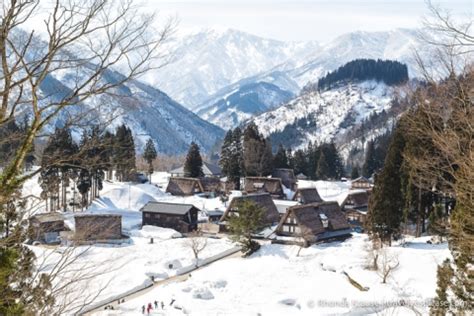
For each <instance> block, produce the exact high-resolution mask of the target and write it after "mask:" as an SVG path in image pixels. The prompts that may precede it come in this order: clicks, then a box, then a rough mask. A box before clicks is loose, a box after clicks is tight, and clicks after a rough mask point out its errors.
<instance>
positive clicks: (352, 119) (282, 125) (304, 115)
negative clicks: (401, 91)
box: [253, 81, 396, 148]
mask: <svg viewBox="0 0 474 316" xmlns="http://www.w3.org/2000/svg"><path fill="white" fill-rule="evenodd" d="M395 93H396V88H393V87H389V86H387V85H385V84H383V83H378V82H375V81H365V82H360V83H353V84H348V85H346V84H344V85H341V86H339V87H338V88H334V89H331V90H328V91H324V92H321V93H320V92H318V91H310V92H306V93H303V94H302V95H300V96H299V97H297V98H295V99H293V100H292V101H290V102H288V103H287V104H285V105H283V106H281V107H279V108H277V109H275V110H273V111H269V112H266V113H263V114H262V115H259V116H257V117H255V118H254V119H253V121H254V122H255V123H256V124H257V126H258V127H259V129H260V131H261V132H262V133H263V134H264V135H265V136H270V135H271V134H272V138H273V139H274V140H276V141H278V142H282V143H284V142H285V141H291V144H292V148H295V147H297V146H304V145H306V144H307V143H308V142H309V141H312V142H313V143H314V142H316V143H323V142H330V141H332V140H335V138H336V137H338V136H339V135H342V134H343V133H344V132H346V131H347V130H348V129H350V128H351V127H353V126H355V125H357V124H358V123H360V122H361V121H362V120H364V119H366V118H368V117H369V116H370V115H371V114H372V113H380V112H381V111H383V110H388V109H389V108H390V106H391V100H392V97H393V96H394V94H395ZM366 136H367V138H369V136H370V135H366Z"/></svg>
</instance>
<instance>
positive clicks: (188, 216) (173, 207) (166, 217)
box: [140, 201, 200, 233]
mask: <svg viewBox="0 0 474 316" xmlns="http://www.w3.org/2000/svg"><path fill="white" fill-rule="evenodd" d="M199 211H200V210H199V209H198V208H197V207H195V206H194V205H192V204H180V203H165V202H153V201H151V202H148V203H147V204H145V206H143V207H142V208H141V209H140V212H142V224H143V225H153V226H159V227H165V228H172V229H174V230H176V231H178V232H180V233H188V232H191V231H194V230H196V229H197V224H198V213H199Z"/></svg>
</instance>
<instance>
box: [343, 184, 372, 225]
mask: <svg viewBox="0 0 474 316" xmlns="http://www.w3.org/2000/svg"><path fill="white" fill-rule="evenodd" d="M368 205H369V193H368V192H367V191H365V190H358V191H355V192H349V194H348V195H347V197H346V198H345V199H344V201H343V202H342V203H341V208H342V210H343V211H344V213H345V215H346V218H347V220H348V221H349V223H350V224H351V226H352V227H354V228H358V229H359V230H362V229H363V227H364V224H365V221H366V220H367V210H368Z"/></svg>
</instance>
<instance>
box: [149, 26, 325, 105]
mask: <svg viewBox="0 0 474 316" xmlns="http://www.w3.org/2000/svg"><path fill="white" fill-rule="evenodd" d="M318 47H319V44H318V43H317V42H313V41H310V42H282V41H277V40H272V39H265V38H262V37H259V36H255V35H252V34H249V33H245V32H241V31H237V30H233V29H229V30H225V31H222V30H213V29H207V30H204V31H200V32H197V33H192V34H187V35H185V36H183V37H179V38H176V39H174V40H171V41H170V42H169V43H168V44H167V47H166V48H165V49H166V50H169V51H172V52H173V53H172V55H173V57H172V59H171V62H170V63H169V64H167V65H166V66H165V67H163V68H160V69H158V70H157V71H156V72H152V73H150V74H149V75H148V76H146V77H145V78H144V80H146V82H148V83H150V84H151V85H153V86H158V87H160V89H162V90H163V91H165V92H166V93H167V94H169V95H170V96H171V97H172V98H173V99H175V100H177V101H178V102H180V103H182V104H184V105H185V106H187V107H188V108H194V107H196V106H198V105H200V104H201V103H203V102H204V101H206V100H207V99H208V98H209V97H210V96H211V95H213V94H214V93H216V92H218V91H219V90H220V89H221V88H224V87H225V86H228V85H230V84H232V83H235V82H237V81H239V80H241V79H243V78H246V77H250V76H255V75H257V74H258V73H261V72H266V71H268V70H269V69H271V68H273V67H275V66H277V65H280V64H282V63H284V62H287V61H288V60H289V59H292V60H295V61H296V60H302V59H304V56H306V55H307V54H309V53H311V52H314V51H316V50H317V49H318Z"/></svg>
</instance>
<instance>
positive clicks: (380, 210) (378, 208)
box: [367, 126, 406, 244]
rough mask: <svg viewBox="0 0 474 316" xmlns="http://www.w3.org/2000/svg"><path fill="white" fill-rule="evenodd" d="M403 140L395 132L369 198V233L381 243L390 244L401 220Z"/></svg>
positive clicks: (399, 134)
mask: <svg viewBox="0 0 474 316" xmlns="http://www.w3.org/2000/svg"><path fill="white" fill-rule="evenodd" d="M404 147H405V140H404V138H403V135H402V129H401V127H400V126H399V127H397V129H396V130H395V132H394V134H393V137H392V141H391V143H390V146H389V149H388V153H387V157H386V159H385V163H384V168H383V170H382V172H380V174H377V175H376V177H375V187H374V189H373V192H372V194H371V195H370V199H369V212H368V220H367V224H368V227H367V228H368V230H369V232H370V233H371V234H372V235H375V236H376V237H378V238H380V239H381V240H382V241H383V242H388V243H389V244H391V241H392V237H393V236H394V235H396V234H398V233H399V231H400V225H401V223H402V220H403V209H404V205H405V196H404V195H403V190H402V182H403V181H404V179H403V177H406V175H404V173H403V172H402V164H403V150H404Z"/></svg>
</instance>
